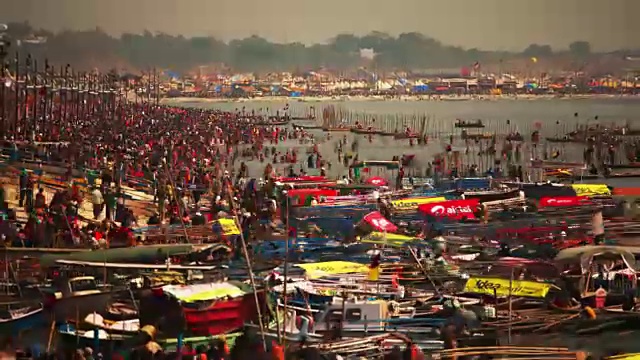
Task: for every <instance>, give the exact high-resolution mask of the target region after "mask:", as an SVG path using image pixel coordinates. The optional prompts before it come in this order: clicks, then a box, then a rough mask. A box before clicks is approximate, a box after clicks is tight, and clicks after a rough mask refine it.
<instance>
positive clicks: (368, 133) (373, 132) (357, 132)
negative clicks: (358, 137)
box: [351, 128, 382, 135]
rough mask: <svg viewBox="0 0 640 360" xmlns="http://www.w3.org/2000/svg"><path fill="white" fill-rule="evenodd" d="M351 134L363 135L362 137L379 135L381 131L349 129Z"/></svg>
mask: <svg viewBox="0 0 640 360" xmlns="http://www.w3.org/2000/svg"><path fill="white" fill-rule="evenodd" d="M351 132H352V133H355V134H363V135H378V134H380V133H381V132H382V131H381V130H379V129H358V128H351Z"/></svg>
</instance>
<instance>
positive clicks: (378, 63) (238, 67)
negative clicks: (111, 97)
mask: <svg viewBox="0 0 640 360" xmlns="http://www.w3.org/2000/svg"><path fill="white" fill-rule="evenodd" d="M8 26H9V29H8V34H9V36H10V38H12V39H13V43H14V45H13V46H12V48H11V50H12V51H11V52H10V53H13V52H15V51H16V50H18V51H20V52H25V53H26V52H28V53H30V54H32V56H33V57H34V58H36V59H41V58H45V57H46V58H48V60H49V61H50V62H51V63H55V64H67V63H71V64H75V65H74V66H84V67H89V66H91V67H102V68H110V67H117V68H129V69H135V70H144V69H149V68H152V67H156V68H161V69H171V70H173V71H177V72H180V71H185V70H193V69H194V68H196V67H197V66H199V65H205V64H212V63H219V64H225V65H226V66H228V67H229V68H230V69H233V70H234V71H258V72H268V71H284V70H288V71H305V70H311V69H318V68H322V67H324V68H329V69H333V70H341V69H354V68H359V67H366V68H367V69H369V70H371V71H383V70H418V69H430V68H431V69H433V68H439V69H443V68H448V69H451V68H459V67H464V66H471V65H472V64H484V63H497V62H500V61H503V60H508V59H513V58H518V57H536V58H544V57H550V56H554V55H556V54H557V53H559V52H554V50H553V49H552V48H551V46H549V45H544V44H531V45H529V46H528V47H526V48H525V49H524V50H523V51H522V52H520V53H517V52H500V51H483V50H479V49H463V48H461V47H457V46H450V45H445V44H442V43H441V42H439V41H438V40H435V39H433V38H430V37H428V36H425V35H423V34H420V33H416V32H409V33H404V34H400V35H399V36H397V37H394V36H390V35H388V34H386V33H382V32H372V33H370V34H368V35H365V36H362V37H359V36H355V35H350V34H340V35H338V36H336V37H335V38H333V39H332V40H331V41H330V42H328V43H327V44H315V45H305V44H302V43H298V42H295V43H288V44H278V43H272V42H270V41H268V40H266V39H264V38H261V37H259V36H252V37H248V38H245V39H241V40H233V41H230V42H228V43H225V42H223V41H220V40H218V39H215V38H213V37H192V38H186V37H184V36H173V35H168V34H165V33H155V34H154V33H151V32H149V31H145V32H144V33H143V34H123V35H122V36H120V37H119V38H118V37H113V36H110V35H108V34H107V33H105V32H104V31H102V30H101V29H99V28H96V29H95V30H90V31H62V32H58V33H52V32H49V31H46V30H39V29H35V28H33V27H32V26H30V25H29V24H28V23H10V24H8ZM45 39H46V41H45ZM18 41H19V43H20V46H16V45H17V44H18ZM361 49H371V50H372V51H373V53H374V54H375V56H374V58H373V59H369V60H367V59H366V58H365V57H363V56H362V55H361ZM560 53H563V54H567V53H569V54H571V55H572V56H575V57H576V58H577V59H580V60H585V59H586V58H587V57H589V56H590V54H591V47H590V45H589V43H588V42H584V41H576V42H574V43H573V44H571V45H570V46H569V48H568V49H566V50H562V51H560ZM10 58H11V55H9V56H8V60H10ZM78 62H80V63H82V64H83V65H77V64H78Z"/></svg>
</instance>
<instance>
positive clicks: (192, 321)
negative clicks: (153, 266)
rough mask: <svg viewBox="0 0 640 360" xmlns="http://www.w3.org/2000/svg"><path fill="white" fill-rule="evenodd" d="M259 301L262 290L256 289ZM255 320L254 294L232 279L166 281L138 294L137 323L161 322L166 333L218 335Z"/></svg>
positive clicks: (151, 323)
mask: <svg viewBox="0 0 640 360" xmlns="http://www.w3.org/2000/svg"><path fill="white" fill-rule="evenodd" d="M259 298H261V299H262V300H261V302H260V304H264V301H265V300H264V298H265V294H264V292H260V293H259ZM256 320H257V310H256V303H255V297H254V294H253V293H251V292H246V291H244V290H242V289H240V288H239V287H237V286H235V285H233V284H231V283H208V284H197V285H188V286H173V285H167V286H163V287H161V288H156V289H153V290H149V291H147V292H145V294H143V295H142V296H141V298H140V325H141V326H145V325H154V324H157V323H158V322H159V321H160V322H161V323H162V324H163V326H161V328H160V331H162V333H163V334H168V335H169V336H178V334H180V333H185V332H186V333H188V334H190V335H199V336H202V335H218V334H224V333H227V332H230V331H234V330H236V329H240V328H242V326H243V325H244V323H245V322H251V321H256Z"/></svg>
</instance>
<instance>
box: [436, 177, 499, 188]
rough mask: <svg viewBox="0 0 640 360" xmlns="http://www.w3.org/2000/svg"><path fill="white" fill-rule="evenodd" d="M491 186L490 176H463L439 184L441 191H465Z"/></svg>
mask: <svg viewBox="0 0 640 360" xmlns="http://www.w3.org/2000/svg"><path fill="white" fill-rule="evenodd" d="M490 187H491V179H489V178H462V179H454V180H444V181H442V182H441V183H440V184H438V186H437V188H438V190H440V191H450V190H462V191H465V190H474V189H488V188H490Z"/></svg>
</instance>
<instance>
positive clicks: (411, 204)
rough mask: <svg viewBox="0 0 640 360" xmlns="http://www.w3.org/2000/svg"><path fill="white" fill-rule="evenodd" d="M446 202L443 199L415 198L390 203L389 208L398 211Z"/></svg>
mask: <svg viewBox="0 0 640 360" xmlns="http://www.w3.org/2000/svg"><path fill="white" fill-rule="evenodd" d="M443 201H447V199H446V198H444V197H415V198H405V199H398V200H393V201H391V206H393V207H395V208H400V209H411V208H416V209H417V208H418V205H422V204H431V203H435V202H443Z"/></svg>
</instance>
